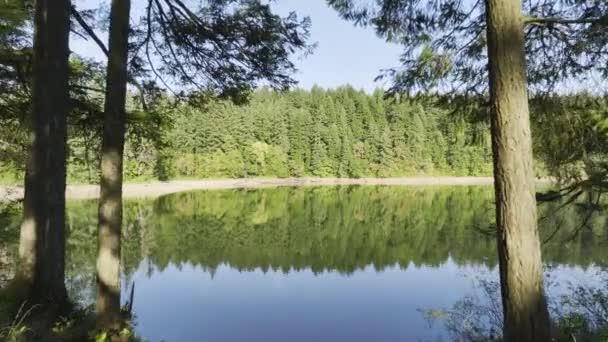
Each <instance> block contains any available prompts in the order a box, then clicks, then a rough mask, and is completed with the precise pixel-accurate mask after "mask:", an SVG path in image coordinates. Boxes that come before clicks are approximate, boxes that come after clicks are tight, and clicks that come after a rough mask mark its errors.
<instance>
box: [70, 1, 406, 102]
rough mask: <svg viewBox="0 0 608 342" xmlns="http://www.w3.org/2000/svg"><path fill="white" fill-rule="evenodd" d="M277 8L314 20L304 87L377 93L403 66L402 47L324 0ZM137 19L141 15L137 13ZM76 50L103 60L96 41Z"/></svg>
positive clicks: (301, 61)
mask: <svg viewBox="0 0 608 342" xmlns="http://www.w3.org/2000/svg"><path fill="white" fill-rule="evenodd" d="M138 2H141V1H140V0H133V3H134V6H133V12H137V11H138V8H137V7H138V6H137V3H138ZM75 3H76V5H77V6H78V8H90V7H92V6H95V5H97V4H98V3H99V1H97V0H80V1H75ZM273 7H274V8H275V10H276V11H277V13H279V14H281V15H287V14H289V12H290V11H295V12H296V13H298V15H300V16H309V17H310V18H311V20H312V29H311V42H316V43H318V46H317V48H316V50H315V51H314V53H313V54H312V55H309V56H306V57H304V58H296V59H295V60H294V62H295V63H296V66H297V68H298V69H299V71H298V73H297V74H296V75H295V78H296V79H297V80H298V81H299V82H300V84H299V86H300V87H302V88H310V87H312V86H313V85H315V84H317V85H319V86H322V87H324V88H333V87H337V86H340V85H345V84H350V85H352V86H354V87H355V88H363V89H365V90H367V91H373V90H374V89H375V88H376V87H382V86H383V85H382V84H381V83H374V78H375V77H376V76H378V74H379V72H380V70H381V69H384V68H390V67H394V66H397V65H398V63H399V54H400V52H401V48H400V47H399V46H397V45H395V44H390V43H387V42H385V41H384V40H383V39H381V38H378V37H377V36H376V34H375V33H374V31H373V30H372V29H370V28H360V27H354V26H353V24H352V23H350V22H346V21H344V20H342V19H340V18H339V17H338V14H337V13H336V12H335V11H334V10H333V9H331V8H329V7H327V5H326V3H325V1H324V0H277V1H276V2H275V3H274V4H273ZM135 16H137V14H136V13H133V17H135ZM104 40H105V37H104ZM72 49H73V50H74V51H75V52H76V53H78V54H80V55H84V56H87V57H93V58H96V59H100V58H101V57H102V55H101V53H100V52H99V49H97V47H96V46H95V45H94V44H93V43H92V42H85V41H83V40H82V39H74V41H73V42H72Z"/></svg>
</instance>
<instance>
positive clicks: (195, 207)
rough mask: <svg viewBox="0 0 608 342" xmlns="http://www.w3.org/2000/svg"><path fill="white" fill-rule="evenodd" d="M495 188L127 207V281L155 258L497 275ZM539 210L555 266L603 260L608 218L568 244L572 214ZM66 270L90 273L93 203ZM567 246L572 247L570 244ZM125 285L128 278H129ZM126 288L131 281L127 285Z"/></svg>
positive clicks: (291, 192)
mask: <svg viewBox="0 0 608 342" xmlns="http://www.w3.org/2000/svg"><path fill="white" fill-rule="evenodd" d="M492 196H493V194H492V190H491V189H490V188H489V187H451V188H447V187H446V188H443V187H442V188H412V187H365V186H360V187H318V188H277V189H263V190H233V191H203V192H192V193H182V194H175V195H170V196H165V197H162V198H159V199H157V200H154V201H152V200H137V201H128V202H126V204H125V223H124V227H125V229H124V233H123V235H124V237H123V239H124V240H123V271H124V273H125V276H126V277H127V278H128V277H129V276H130V274H131V273H132V272H133V271H134V270H135V269H136V268H137V267H138V266H139V265H140V263H141V262H142V260H144V258H146V257H148V259H147V260H148V261H149V262H150V264H149V265H148V268H149V269H150V272H151V270H152V269H153V268H152V266H155V267H156V268H159V269H164V268H165V267H166V266H167V265H169V264H171V263H172V264H175V265H177V266H180V265H182V264H184V263H186V262H188V263H192V264H195V265H199V266H202V267H204V268H206V269H211V270H213V269H215V268H216V267H218V266H219V265H220V264H222V263H227V264H229V265H231V266H232V267H235V268H238V269H243V270H249V269H255V268H261V269H263V270H267V269H275V270H283V271H284V272H288V271H289V270H292V269H295V270H298V269H303V268H310V269H312V270H313V271H315V272H322V271H324V270H336V271H339V272H344V273H351V272H353V271H355V270H357V269H361V268H363V267H365V266H368V265H374V266H375V267H376V268H377V269H383V268H385V267H387V266H392V265H395V264H397V265H400V266H401V267H403V268H405V267H407V266H408V265H410V263H411V264H414V265H427V266H438V265H441V264H442V263H445V262H446V261H447V260H448V258H450V257H451V258H452V260H454V262H455V263H457V264H459V265H463V264H470V263H472V264H482V265H485V266H488V267H494V266H496V262H497V261H496V253H495V239H494V236H493V234H487V233H486V234H483V233H482V232H481V231H482V230H486V231H487V227H489V226H491V218H492V217H493V208H492ZM555 208H557V204H546V205H544V206H542V207H541V216H548V217H547V218H546V219H544V220H543V221H542V222H541V230H542V234H541V235H543V236H545V237H546V236H549V235H552V234H553V231H554V228H555V227H557V226H559V227H560V229H559V231H558V232H557V233H556V234H555V236H554V237H553V238H552V240H551V241H550V242H549V243H547V244H546V245H545V248H544V257H545V260H546V261H547V262H550V263H564V264H575V265H583V266H586V265H589V264H591V263H594V262H597V261H599V260H606V258H605V257H606V256H607V252H606V249H605V248H603V245H602V244H601V241H602V240H605V238H606V237H607V236H608V235H607V234H606V232H605V219H604V217H602V216H596V217H594V218H593V220H594V222H592V224H591V226H592V227H593V229H592V230H584V231H582V232H581V234H579V235H577V236H576V237H575V238H574V239H570V235H571V232H572V230H574V229H575V228H576V227H578V225H577V223H578V222H580V215H578V214H577V211H576V209H575V208H572V209H567V210H565V211H563V210H562V211H559V212H558V214H557V215H556V216H554V215H545V214H550V213H552V212H553V211H555ZM69 220H70V227H72V229H71V232H70V234H71V235H70V240H69V241H68V244H69V249H68V250H69V256H68V260H69V261H70V266H71V267H69V269H70V270H72V272H76V273H79V274H82V270H86V272H87V273H88V272H89V271H91V272H92V270H93V268H92V267H93V264H92V260H94V258H95V236H96V235H95V234H96V227H97V226H96V221H95V203H94V202H74V203H71V204H70V215H69ZM565 240H567V242H564V241H565ZM127 280H128V279H127ZM127 283H128V281H127Z"/></svg>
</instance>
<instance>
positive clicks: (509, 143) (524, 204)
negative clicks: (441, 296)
mask: <svg viewBox="0 0 608 342" xmlns="http://www.w3.org/2000/svg"><path fill="white" fill-rule="evenodd" d="M522 19H523V18H522V13H521V0H487V21H488V30H487V35H488V57H489V66H490V102H491V117H492V145H493V153H494V178H495V191H496V224H497V230H498V231H497V242H498V254H499V261H500V264H499V265H500V283H501V291H502V303H503V312H504V338H505V341H520V342H525V341H550V323H549V314H548V311H547V303H546V299H545V295H544V289H543V266H542V259H541V251H540V241H539V236H538V230H537V224H536V221H537V214H536V199H535V189H534V170H533V165H532V160H533V159H532V139H531V134H530V118H529V108H528V96H527V79H526V63H525V55H524V34H523V21H522Z"/></svg>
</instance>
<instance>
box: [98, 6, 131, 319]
mask: <svg viewBox="0 0 608 342" xmlns="http://www.w3.org/2000/svg"><path fill="white" fill-rule="evenodd" d="M130 5H131V2H130V0H112V8H111V11H110V33H109V35H110V42H109V56H108V71H107V80H106V99H105V108H104V111H105V118H104V130H103V141H102V151H101V152H102V156H101V195H100V199H99V251H98V256H97V291H98V292H97V315H98V323H99V325H100V326H101V327H103V328H105V329H114V328H118V326H119V324H120V239H121V225H122V162H123V151H124V142H125V126H126V113H125V102H126V95H127V58H128V39H129V11H130Z"/></svg>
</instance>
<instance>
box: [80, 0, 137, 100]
mask: <svg viewBox="0 0 608 342" xmlns="http://www.w3.org/2000/svg"><path fill="white" fill-rule="evenodd" d="M71 11H72V15H73V16H74V19H76V21H77V22H78V24H80V26H81V27H82V28H83V29H84V30H85V32H86V33H87V34H88V35H89V37H91V39H93V41H95V43H97V46H99V48H100V49H101V51H103V53H104V54H105V55H106V57H109V56H110V52H109V51H108V48H107V47H106V46H105V44H104V43H103V42H102V41H101V39H99V36H98V35H97V34H96V33H95V30H93V28H92V27H91V26H89V24H87V22H86V21H85V20H84V18H82V16H81V15H80V13H78V11H77V10H76V7H75V6H72V9H71ZM128 81H129V83H131V85H133V86H134V87H135V88H137V90H138V91H139V100H140V101H141V105H142V107H143V109H144V110H148V106H147V104H146V98H145V97H144V88H143V86H142V85H141V84H139V82H137V80H135V79H134V78H133V77H132V76H130V75H129V76H128Z"/></svg>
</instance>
